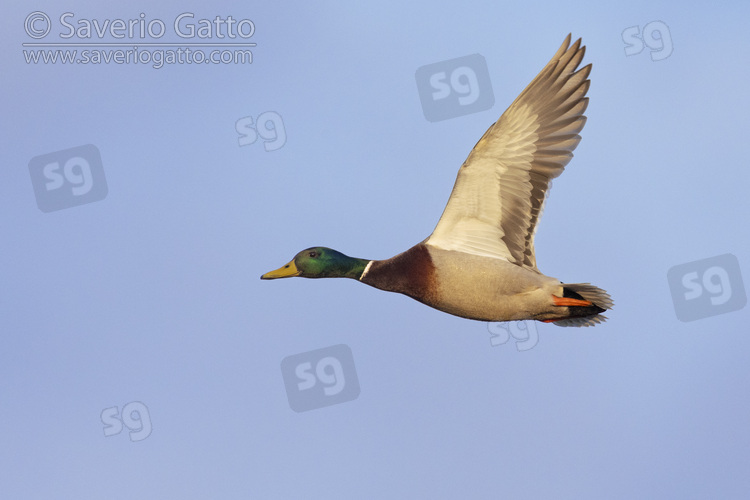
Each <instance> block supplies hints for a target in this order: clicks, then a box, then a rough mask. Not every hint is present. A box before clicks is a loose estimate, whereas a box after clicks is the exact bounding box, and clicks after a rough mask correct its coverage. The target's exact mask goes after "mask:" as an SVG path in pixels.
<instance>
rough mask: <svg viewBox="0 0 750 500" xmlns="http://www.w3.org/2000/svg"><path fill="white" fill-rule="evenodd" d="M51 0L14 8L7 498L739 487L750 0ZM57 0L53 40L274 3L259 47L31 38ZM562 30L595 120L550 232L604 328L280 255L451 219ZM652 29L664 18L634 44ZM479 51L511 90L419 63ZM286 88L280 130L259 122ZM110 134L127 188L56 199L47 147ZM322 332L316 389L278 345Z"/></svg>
mask: <svg viewBox="0 0 750 500" xmlns="http://www.w3.org/2000/svg"><path fill="white" fill-rule="evenodd" d="M29 5H30V4H27V3H21V2H14V5H8V6H6V8H5V9H4V10H5V12H4V15H3V17H2V20H0V23H2V30H0V37H1V39H2V42H3V46H4V47H5V49H6V50H4V51H3V52H2V55H0V62H1V63H2V68H3V75H4V78H3V82H4V83H3V88H4V91H3V92H2V95H1V96H0V99H2V109H3V110H4V112H3V120H2V137H3V148H2V160H3V161H2V164H3V181H2V182H1V183H0V205H1V206H2V210H1V211H0V225H1V226H2V229H3V234H4V237H3V238H2V239H0V247H1V251H2V256H3V259H2V262H3V263H2V265H0V283H2V286H1V287H0V396H1V397H2V401H3V404H2V410H0V427H2V429H3V430H4V431H3V432H2V436H1V437H0V471H1V472H0V484H1V486H0V489H2V491H3V497H4V498H19V499H20V498H80V499H89V498H90V499H97V498H111V499H120V498H122V499H128V498H227V499H230V498H231V499H233V498H302V497H305V498H441V497H442V498H467V497H472V498H576V499H582V498H592V499H593V498H681V499H687V498H748V495H750V474H748V470H750V363H748V352H750V332H749V331H748V326H747V325H748V320H750V312H749V309H748V308H747V307H744V302H745V301H744V290H745V285H746V283H747V278H745V279H744V281H743V277H742V274H741V273H744V276H745V277H747V276H748V275H750V270H749V268H748V263H749V262H750V233H748V231H747V228H746V219H747V215H748V213H750V197H748V194H747V189H748V180H749V175H748V168H747V167H748V165H747V147H746V146H747V132H748V130H750V118H748V117H749V116H750V113H749V111H750V97H749V96H750V94H749V93H748V91H747V82H748V79H749V76H750V73H749V71H750V70H749V69H748V68H750V32H748V29H747V19H749V18H750V6H748V4H747V3H745V2H728V3H726V4H723V5H722V6H721V7H718V6H717V5H716V4H714V3H703V4H701V5H692V6H687V5H685V4H684V3H680V2H651V1H648V2H647V1H630V2H619V3H614V4H611V3H610V4H606V3H600V4H596V3H590V2H562V3H561V2H550V3H528V2H527V3H523V2H512V3H510V2H482V3H474V2H463V3H461V4H457V3H451V4H446V5H439V4H435V3H414V4H410V3H406V4H404V3H403V2H399V3H395V2H394V3H383V2H377V3H369V4H367V5H349V4H343V3H334V2H316V3H315V4H310V3H306V2H305V3H303V2H295V3H294V4H293V5H285V6H281V5H273V6H271V5H269V4H268V2H266V3H264V4H261V3H255V4H253V3H250V4H248V3H231V2H218V1H217V2H211V3H210V5H209V4H205V3H203V2H191V1H179V2H176V1H172V2H160V3H159V4H158V5H154V4H151V3H147V2H134V3H131V4H129V6H127V7H126V6H122V5H120V6H107V5H105V4H102V3H94V2H77V1H68V2H66V3H63V4H61V3H60V2H48V1H40V2H36V3H35V4H34V5H33V6H29ZM33 11H41V12H44V13H46V14H47V15H48V16H49V18H50V19H51V31H50V33H49V34H48V35H47V37H46V38H45V39H44V40H43V41H45V42H48V43H58V42H62V41H68V42H70V41H71V40H72V41H76V42H79V43H94V42H97V43H103V42H115V41H119V42H124V43H127V44H129V45H128V47H126V48H129V47H130V45H138V44H139V43H144V41H143V40H135V41H133V40H128V39H126V40H124V41H123V40H115V39H113V38H111V37H109V36H105V38H103V39H98V37H97V36H96V35H94V37H93V38H92V39H77V38H76V37H73V38H72V39H68V40H63V39H61V38H60V36H59V35H60V33H63V32H64V31H65V29H64V27H63V26H62V25H61V24H60V23H59V18H60V16H61V15H62V14H63V13H65V12H72V13H73V14H74V15H73V16H72V17H71V18H70V22H72V23H74V24H75V23H77V22H78V21H79V20H81V19H89V20H93V19H96V20H97V21H98V22H100V23H102V22H104V21H105V20H108V19H109V20H113V19H118V18H119V19H124V20H129V19H139V15H140V13H144V14H145V16H144V19H145V20H146V21H150V20H154V19H160V20H163V21H164V23H165V25H166V27H167V29H168V32H167V34H166V35H165V36H164V37H162V38H161V39H159V40H149V39H147V40H145V42H149V41H150V42H180V43H182V44H183V45H184V44H186V43H197V42H213V43H217V42H226V41H227V39H219V38H217V36H216V35H215V34H214V36H212V37H211V38H210V39H208V40H199V39H197V38H196V39H191V40H188V41H187V42H186V41H185V40H181V39H180V38H178V37H176V36H175V35H174V33H173V30H172V22H173V21H174V19H175V18H176V17H177V16H179V15H180V14H182V13H192V14H194V18H193V21H194V22H196V23H197V21H198V20H199V19H204V18H205V19H213V18H215V17H216V16H221V17H223V18H226V17H227V16H230V15H231V16H232V17H233V18H234V19H237V20H239V19H250V20H252V22H253V23H254V26H255V32H254V34H253V36H252V37H251V38H250V39H248V40H247V41H249V42H252V43H256V44H257V46H255V47H254V48H252V53H253V62H252V64H167V65H165V66H163V67H162V68H160V69H156V68H153V67H152V65H151V64H115V63H109V64H98V65H96V64H60V63H58V64H42V63H39V64H33V63H27V62H26V59H25V57H24V52H23V51H24V50H27V52H28V51H32V50H33V49H30V48H28V47H23V46H22V44H23V43H29V42H34V41H39V40H34V39H33V38H31V37H30V36H29V35H28V34H27V33H26V31H25V30H24V22H25V20H26V19H27V16H29V14H30V13H32V12H33ZM653 22H660V23H657V24H651V28H650V29H649V30H646V26H647V25H649V23H653ZM246 26H248V25H246ZM32 27H33V28H34V29H38V28H40V27H43V25H42V24H39V23H37V24H34V25H33V26H32ZM663 27H666V28H667V29H666V30H665V29H663ZM656 28H659V29H658V30H656ZM626 30H628V31H626ZM655 30H656V31H658V32H659V33H658V36H657V35H656V34H654V32H655ZM623 32H626V35H625V36H624V35H623ZM568 33H573V36H574V38H577V37H582V38H583V42H584V44H585V45H586V56H585V59H584V64H587V63H593V71H592V73H591V89H590V91H589V93H588V95H589V97H590V103H589V107H588V111H587V113H586V115H587V116H588V122H587V124H586V127H585V128H584V130H583V132H582V136H583V140H582V142H581V143H580V145H579V147H578V148H577V150H576V151H575V158H574V159H573V160H572V161H571V163H570V164H569V165H568V167H567V168H566V171H565V172H564V174H563V175H562V176H561V177H559V178H558V179H556V180H555V181H554V186H553V189H552V191H551V196H550V198H549V199H548V203H547V206H546V211H545V214H544V216H543V218H542V220H541V224H540V227H539V231H538V233H537V238H536V250H537V252H536V253H537V261H538V263H539V267H540V269H541V270H542V271H543V272H544V273H545V274H548V275H551V276H554V277H556V278H558V279H560V280H562V281H564V282H574V283H575V282H591V283H593V284H595V285H597V286H600V287H602V288H604V289H606V290H607V291H608V292H609V293H610V294H611V295H612V297H613V299H614V300H615V308H614V309H613V310H612V311H610V312H609V313H607V316H608V317H609V320H608V321H607V322H606V323H605V324H603V325H599V326H596V327H595V328H580V329H576V328H558V327H555V326H554V325H547V324H542V323H520V324H509V325H508V324H490V325H488V324H487V323H481V322H475V321H470V320H465V319H460V318H457V317H453V316H450V315H447V314H445V313H442V312H439V311H436V310H433V309H430V308H428V307H426V306H423V305H422V304H419V303H417V302H415V301H413V300H411V299H409V298H406V297H404V296H401V295H397V294H388V293H384V292H381V291H379V290H375V289H373V288H370V287H366V286H362V285H361V284H358V283H355V282H354V281H351V280H301V279H296V280H279V281H272V282H266V281H261V280H259V279H258V278H259V276H260V275H261V274H262V273H264V272H266V271H269V270H272V269H276V268H277V267H279V266H281V265H283V264H285V263H286V262H288V261H289V260H290V259H291V258H292V257H293V256H294V255H295V254H296V253H297V252H298V251H300V250H302V249H304V248H307V247H310V246H314V245H325V246H329V247H332V248H335V249H337V250H340V251H342V252H344V253H346V254H348V255H352V256H356V257H362V258H370V259H384V258H388V257H391V256H393V255H395V254H397V253H399V252H401V251H403V250H406V249H407V248H409V247H411V246H412V245H414V244H415V243H417V242H419V241H421V240H422V239H424V238H425V237H427V236H428V235H429V234H430V233H431V231H432V229H433V228H434V226H435V224H436V223H437V220H438V218H439V216H440V214H441V213H442V210H443V208H444V206H445V203H446V202H447V199H448V195H449V193H450V190H451V188H452V186H453V182H454V180H455V176H456V172H457V170H458V168H459V166H460V165H461V163H462V162H463V160H464V159H465V158H466V156H467V155H468V153H469V151H470V150H471V148H472V147H473V145H474V144H475V143H476V141H477V140H478V139H479V137H480V136H481V135H482V134H483V133H484V131H485V130H486V129H487V127H488V126H489V125H491V124H492V123H493V122H494V121H495V120H496V119H497V118H498V117H499V116H500V115H501V114H502V112H503V111H504V110H505V109H506V107H507V106H508V105H509V104H510V103H511V102H512V101H513V100H514V99H515V97H516V96H517V95H518V94H519V93H520V91H521V90H522V89H523V88H524V87H525V86H526V85H527V84H528V83H529V82H530V81H531V80H532V78H533V77H534V76H536V74H537V73H538V72H539V71H540V70H541V69H542V67H543V66H544V65H545V64H546V63H547V61H548V60H549V58H550V57H551V56H552V55H553V54H554V53H555V51H556V50H557V48H558V47H559V45H560V43H561V42H562V40H563V39H564V37H565V36H566V35H567V34H568ZM633 33H636V34H638V33H648V34H649V35H653V36H652V37H651V38H648V37H647V41H648V44H644V50H643V51H642V52H640V53H638V54H634V55H630V56H628V55H626V48H627V47H628V44H626V42H625V40H624V38H628V37H630V35H632V34H633ZM659 37H661V39H659ZM628 39H629V40H631V41H632V40H633V38H632V37H630V38H628ZM240 41H245V40H240ZM665 43H666V44H667V45H671V48H672V50H671V53H669V54H666V52H669V51H668V50H667V49H666V48H664V49H662V48H661V47H664V44H665ZM649 45H650V46H649ZM636 48H637V47H636ZM78 50H83V49H82V48H79V49H78ZM140 50H146V49H145V48H141V49H140ZM630 50H631V51H634V50H635V49H630ZM471 54H480V55H481V56H483V57H484V59H485V61H486V65H487V70H488V74H489V79H490V81H491V90H492V92H493V94H494V105H492V106H491V107H490V108H488V109H484V110H481V111H476V112H473V113H469V114H464V115H462V116H455V117H451V118H449V119H445V120H441V121H434V122H431V121H428V120H427V119H426V118H425V114H424V111H423V108H422V102H421V100H420V95H419V89H418V86H417V82H416V80H415V74H416V71H417V69H418V68H420V67H422V66H426V65H429V64H434V63H440V62H442V61H448V60H452V59H455V58H459V57H463V56H467V55H471ZM486 91H487V89H486V88H485V89H484V90H483V92H486ZM451 98H453V97H451ZM262 113H267V114H266V115H264V119H267V120H270V119H275V120H276V122H275V127H276V131H277V133H276V134H274V131H273V130H267V129H266V130H263V129H261V132H262V133H261V134H259V136H258V137H257V140H255V141H254V142H252V140H251V139H252V134H251V131H252V129H251V128H248V127H249V126H248V124H249V123H256V122H257V121H258V117H259V116H260V115H261V114H262ZM276 117H278V119H277V118H276ZM250 119H252V122H251V121H250ZM238 122H239V123H240V125H241V126H240V127H239V128H240V129H241V130H243V131H244V134H240V133H238ZM263 123H264V125H265V123H266V122H265V121H263ZM282 130H283V133H282ZM264 136H265V137H264ZM282 136H285V140H282V139H281V138H280V137H282ZM274 137H276V139H274ZM243 140H244V142H251V143H249V144H246V145H240V144H241V142H242V141H243ZM89 144H90V145H93V146H95V148H96V150H98V152H99V153H100V155H101V169H102V170H103V172H104V174H105V176H106V190H105V191H102V185H101V183H99V184H96V185H95V189H94V191H92V193H94V192H98V193H99V194H103V195H104V196H103V197H101V199H98V200H93V201H91V202H88V203H83V204H79V205H77V206H68V207H63V208H61V209H56V210H52V211H49V212H43V211H42V210H41V209H40V206H39V204H38V203H39V202H38V198H37V196H36V194H35V185H34V184H33V182H38V180H37V181H33V180H32V175H31V173H30V169H29V165H30V163H33V162H32V160H33V159H35V158H37V157H40V156H42V155H48V154H53V155H52V156H53V157H57V158H59V159H60V162H61V170H58V173H59V172H62V164H64V162H65V160H66V158H68V157H70V155H69V154H68V153H65V151H66V150H69V149H72V148H79V147H80V146H84V145H89ZM87 151H88V150H87ZM66 154H68V156H66ZM89 160H90V161H92V162H94V161H95V160H94V159H92V158H89ZM39 161H41V160H39ZM37 163H38V162H37ZM79 173H80V172H79V170H76V169H75V168H73V169H71V171H70V175H69V177H70V179H67V181H65V182H69V183H68V184H65V183H64V185H63V186H62V187H61V188H60V189H69V188H70V183H73V184H75V182H77V180H76V179H78V178H79V177H80V175H79ZM39 186H41V185H40V184H37V186H36V187H37V188H38V187H39ZM97 190H98V191H97ZM58 193H63V191H58ZM41 194H42V196H45V193H44V192H42V193H41ZM47 195H48V196H52V194H50V193H47ZM60 199H61V200H62V202H61V203H63V204H64V203H66V201H65V200H66V199H68V200H73V199H74V198H73V197H71V196H68V197H67V198H66V197H65V196H63V197H62V198H60ZM81 199H85V198H81ZM726 254H730V255H731V256H733V257H731V256H730V257H729V258H724V257H722V256H725V255H726ZM733 259H734V260H733ZM676 266H682V267H677V268H676V269H677V270H676V271H674V272H673V273H672V274H671V275H669V276H668V272H670V269H673V268H675V267H676ZM717 268H718V269H719V271H717ZM721 270H723V272H722V271H721ZM740 271H741V272H740ZM675 273H676V274H675ZM674 276H676V277H674ZM685 283H687V284H688V285H686V286H688V288H685V289H684V290H682V289H680V288H679V287H680V284H683V285H684V284H685ZM691 286H692V289H691V288H690V287H691ZM696 293H702V295H701V296H700V297H698V298H693V299H690V301H688V300H687V299H686V298H685V296H686V294H693V295H694V294H696ZM715 297H717V298H718V299H717V301H718V302H721V301H722V300H724V305H721V304H719V305H712V303H711V302H710V301H708V299H709V298H715ZM679 311H682V312H683V314H688V315H692V316H693V317H692V319H691V320H690V321H682V320H681V319H680V318H678V312H679ZM683 319H684V318H683ZM524 329H525V330H524ZM508 332H510V334H512V335H513V336H512V337H510V338H509V333H508ZM503 335H505V337H504V338H503ZM524 335H528V336H529V338H528V340H523V341H522V340H518V339H520V338H522V337H523V336H524ZM516 337H518V339H517V338H516ZM506 340H507V341H506ZM503 341H506V342H503ZM342 345H343V346H345V347H343V348H342V347H340V346H342ZM336 346H339V347H336ZM319 350H322V351H319ZM321 352H322V353H323V354H320V355H318V354H316V353H321ZM326 353H327V354H328V357H327V358H321V356H324V355H326ZM347 353H349V354H350V358H348V357H347V356H348V355H349V354H347ZM316 356H318V357H317V358H316ZM290 357H291V358H290ZM322 359H323V360H324V359H328V361H327V362H326V363H328V364H325V363H323V361H321V360H322ZM331 359H334V361H331ZM282 360H287V361H286V364H285V365H282ZM305 360H308V361H309V365H307V366H308V368H309V367H312V368H311V369H309V370H308V372H307V374H308V375H310V374H312V375H310V376H312V377H313V382H316V384H317V385H316V386H315V387H314V388H312V389H310V391H319V390H320V391H322V389H323V388H324V387H329V386H335V385H336V384H338V385H341V386H345V387H347V389H346V390H345V391H343V392H341V393H339V395H338V396H336V395H334V396H324V395H323V392H320V394H318V393H314V392H308V393H306V394H308V395H311V394H312V395H313V396H312V398H311V399H309V401H313V403H311V404H313V405H314V404H320V405H327V406H323V407H319V408H307V409H303V411H295V410H294V409H293V406H292V404H293V402H294V401H297V402H298V403H299V401H301V400H300V399H296V400H295V399H294V398H296V397H298V396H299V394H300V393H301V392H302V390H298V389H297V388H295V387H294V384H291V385H290V383H289V382H288V380H292V381H294V377H293V374H292V372H291V371H289V370H287V371H283V370H284V369H285V368H284V367H285V366H286V367H287V368H288V367H289V366H292V367H299V366H302V367H303V368H302V370H303V371H304V366H305V365H304V363H305ZM335 360H338V362H339V364H338V365H336V361H335ZM320 363H323V365H322V368H321V370H322V371H320V372H317V375H315V374H314V372H315V369H316V366H317V365H318V364H320ZM285 377H286V378H285ZM290 377H291V378H290ZM355 378H356V382H357V383H358V386H359V390H358V391H356V390H353V389H352V388H353V387H354V385H353V384H355ZM334 379H336V381H335V382H334ZM301 380H302V379H300V381H301ZM285 381H286V383H285ZM346 384H349V385H346ZM295 391H298V392H295ZM315 394H318V395H317V396H315ZM342 395H345V396H346V397H345V398H344V399H341V397H342ZM327 397H332V398H333V399H326V398H327ZM336 398H339V399H336ZM305 401H308V400H305ZM332 402H335V403H336V404H333V403H332ZM303 403H304V402H303ZM139 419H140V420H139Z"/></svg>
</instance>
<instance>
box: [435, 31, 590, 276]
mask: <svg viewBox="0 0 750 500" xmlns="http://www.w3.org/2000/svg"><path fill="white" fill-rule="evenodd" d="M584 52H585V47H582V46H581V39H580V38H579V39H578V40H576V42H575V43H574V44H573V45H572V46H571V45H570V35H568V36H567V38H565V41H564V42H563V44H562V46H561V47H560V48H559V49H558V51H557V53H556V54H555V55H554V57H552V59H551V60H550V62H548V63H547V65H546V66H545V67H544V69H543V70H542V71H541V72H540V73H539V74H538V75H537V76H536V78H534V80H533V81H532V82H531V83H530V84H529V85H528V87H526V88H525V89H524V91H523V92H521V94H520V95H519V96H518V98H516V100H515V101H514V102H513V104H511V105H510V107H509V108H508V109H507V110H505V113H503V115H502V116H501V117H500V119H499V120H498V121H497V122H495V123H494V124H493V125H492V126H491V127H490V128H489V129H488V130H487V132H485V134H484V135H483V136H482V138H481V139H479V142H478V143H477V144H476V146H474V149H473V150H472V151H471V153H469V157H468V158H467V159H466V161H465V162H464V164H463V165H462V166H461V168H460V169H459V171H458V177H457V178H456V183H455V185H454V186H453V191H452V192H451V196H450V199H449V200H448V205H447V206H446V207H445V211H444V212H443V215H442V216H441V217H440V221H439V222H438V224H437V227H435V230H434V231H433V233H432V235H430V237H429V238H427V240H425V243H426V244H428V245H432V246H435V247H438V248H442V249H446V250H457V251H460V252H464V253H469V254H474V255H481V256H484V257H493V258H498V259H504V260H507V261H509V262H512V263H514V264H517V265H519V266H522V267H526V268H529V269H533V270H535V271H537V272H538V269H537V267H536V258H535V257H534V234H535V233H536V224H537V221H538V220H539V217H540V216H541V214H542V209H543V207H544V201H545V198H546V194H547V189H548V188H549V185H550V181H551V180H552V179H554V178H555V177H557V176H558V175H560V174H561V173H562V171H563V169H564V168H565V165H567V163H568V162H569V161H570V159H571V158H572V157H573V150H574V149H575V148H576V146H578V143H579V142H580V140H581V137H580V136H579V135H578V133H579V132H580V131H581V129H583V126H584V124H585V123H586V117H585V116H583V113H584V111H585V110H586V106H587V105H588V98H587V97H585V95H586V92H587V91H588V88H589V83H590V82H589V80H588V76H589V73H590V72H591V64H589V65H588V66H585V67H583V68H581V69H580V70H578V71H576V69H577V68H578V65H579V64H580V63H581V60H582V59H583V55H584Z"/></svg>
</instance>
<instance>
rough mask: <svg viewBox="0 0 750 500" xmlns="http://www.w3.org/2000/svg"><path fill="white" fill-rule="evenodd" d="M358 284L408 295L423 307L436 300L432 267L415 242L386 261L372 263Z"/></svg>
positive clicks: (422, 247)
mask: <svg viewBox="0 0 750 500" xmlns="http://www.w3.org/2000/svg"><path fill="white" fill-rule="evenodd" d="M361 281H362V282H363V283H366V284H368V285H370V286H374V287H375V288H379V289H381V290H387V291H389V292H398V293H403V294H405V295H408V296H409V297H412V298H414V299H416V300H418V301H420V302H424V303H425V304H434V303H435V301H436V300H437V295H436V294H437V281H436V274H435V265H434V264H433V262H432V258H431V257H430V252H429V250H428V249H427V247H426V246H425V245H424V244H422V243H419V244H417V245H415V246H413V247H411V248H410V249H408V250H407V251H405V252H403V253H400V254H398V255H396V256H395V257H391V258H390V259H387V260H375V261H373V262H372V265H371V266H370V269H368V271H367V273H366V274H365V275H364V276H363V277H362V279H361Z"/></svg>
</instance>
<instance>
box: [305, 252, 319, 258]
mask: <svg viewBox="0 0 750 500" xmlns="http://www.w3.org/2000/svg"><path fill="white" fill-rule="evenodd" d="M307 255H309V256H310V257H317V256H318V254H317V252H310V253H309V254H307Z"/></svg>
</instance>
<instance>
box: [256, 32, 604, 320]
mask: <svg viewBox="0 0 750 500" xmlns="http://www.w3.org/2000/svg"><path fill="white" fill-rule="evenodd" d="M570 40H571V37H570V35H568V36H567V38H566V39H565V41H564V42H563V44H562V46H561V47H560V48H559V49H558V51H557V53H555V55H554V56H553V57H552V59H551V60H550V61H549V62H548V63H547V65H546V66H545V67H544V69H542V71H541V72H540V73H539V74H538V75H537V76H536V78H534V80H532V82H531V83H530V84H529V85H528V86H527V87H526V88H525V89H524V90H523V92H521V94H520V95H519V96H518V98H516V100H515V101H514V102H513V104H511V105H510V107H509V108H508V109H507V110H506V111H505V113H503V115H502V116H501V117H500V119H499V120H498V121H497V122H495V123H494V124H493V125H492V126H491V127H490V128H489V129H488V130H487V132H485V134H484V135H483V136H482V138H481V139H479V142H478V143H477V144H476V146H474V149H473V150H472V151H471V153H469V156H468V158H467V159H466V161H465V162H464V164H463V165H462V166H461V168H460V169H459V171H458V177H457V178H456V183H455V185H454V186H453V191H452V192H451V195H450V198H449V199H448V204H447V206H446V207H445V210H444V211H443V215H442V216H441V217H440V220H439V221H438V224H437V226H436V227H435V230H434V231H433V232H432V234H431V235H430V236H429V237H428V238H427V239H425V240H424V241H422V242H421V243H418V244H417V245H415V246H413V247H412V248H410V249H408V250H406V251H405V252H403V253H400V254H398V255H396V256H395V257H391V258H390V259H386V260H368V259H358V258H353V257H348V256H346V255H344V254H342V253H341V252H338V251H336V250H333V249H330V248H325V247H313V248H308V249H306V250H303V251H301V252H299V253H298V254H297V255H296V256H295V257H294V259H292V261H291V262H289V263H288V264H286V265H285V266H283V267H281V268H279V269H277V270H275V271H270V272H268V273H266V274H264V275H263V276H261V279H264V280H271V279H277V278H288V277H292V276H300V277H303V278H352V279H355V280H358V281H361V282H362V283H365V284H367V285H370V286H373V287H375V288H379V289H381V290H385V291H389V292H398V293H402V294H404V295H408V296H409V297H411V298H413V299H415V300H418V301H419V302H422V303H424V304H426V305H428V306H430V307H434V308H435V309H439V310H440V311H444V312H446V313H449V314H453V315H455V316H460V317H463V318H468V319H474V320H479V321H511V320H538V321H544V322H548V323H553V324H555V325H558V326H591V325H595V324H597V323H601V322H603V321H604V320H605V319H606V317H605V316H603V315H602V313H603V312H604V311H606V310H607V309H610V308H611V307H612V306H613V302H612V299H611V298H610V296H609V294H607V292H605V291H604V290H602V289H600V288H597V287H595V286H593V285H590V284H588V283H574V284H569V283H561V282H560V281H559V280H557V279H555V278H552V277H549V276H545V275H544V274H542V273H541V271H539V269H538V268H537V265H536V258H535V257H534V235H535V233H536V225H537V223H538V221H539V217H540V216H541V214H542V209H543V208H544V202H545V199H546V196H547V190H548V189H549V186H550V181H551V180H552V179H554V178H555V177H557V176H558V175H560V174H561V173H562V171H563V170H564V168H565V165H567V164H568V162H569V161H570V159H571V158H572V157H573V150H574V149H575V148H576V146H578V143H579V142H580V140H581V137H580V136H579V135H578V134H579V133H580V132H581V130H582V129H583V126H584V124H585V123H586V117H585V116H584V115H583V113H584V112H585V111H586V107H587V105H588V98H587V97H586V92H587V91H588V88H589V84H590V81H589V79H588V77H589V73H590V72H591V64H589V65H587V66H584V67H583V68H581V69H578V66H579V64H580V63H581V60H582V59H583V55H584V52H585V47H584V46H581V40H580V39H578V40H577V41H576V42H575V43H573V44H572V45H571V44H570Z"/></svg>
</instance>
